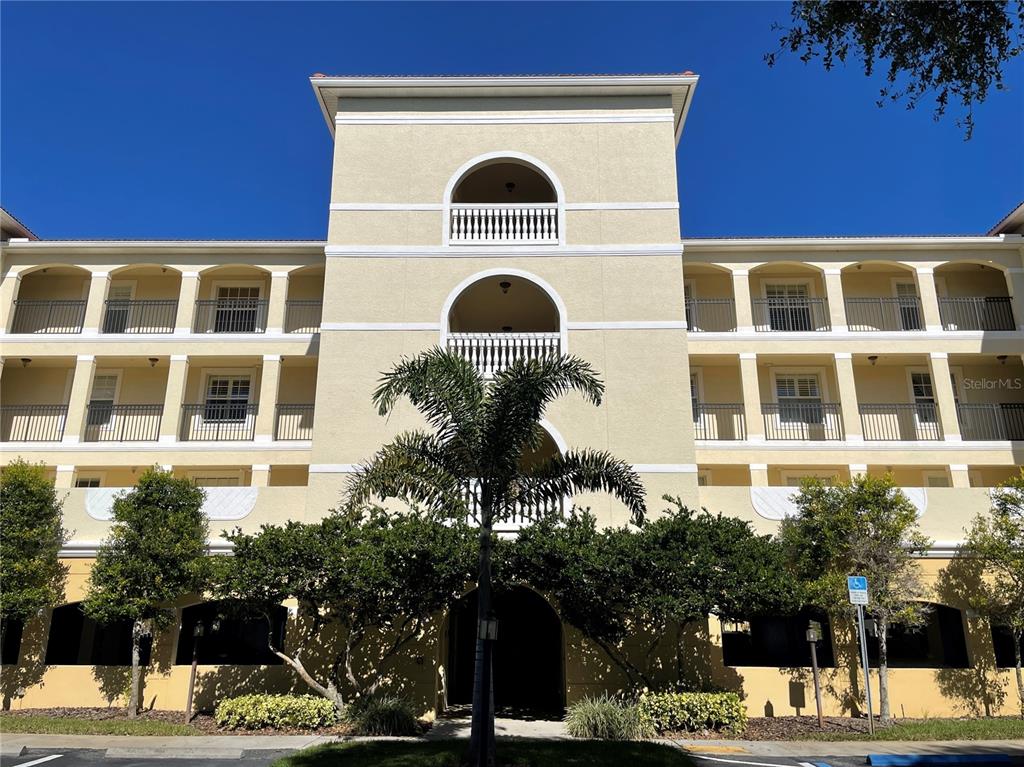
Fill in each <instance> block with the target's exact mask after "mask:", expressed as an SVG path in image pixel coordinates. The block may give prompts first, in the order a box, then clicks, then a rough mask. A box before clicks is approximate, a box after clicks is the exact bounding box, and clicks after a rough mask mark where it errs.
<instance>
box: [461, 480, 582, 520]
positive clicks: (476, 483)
mask: <svg viewBox="0 0 1024 767" xmlns="http://www.w3.org/2000/svg"><path fill="white" fill-rule="evenodd" d="M465 498H466V505H467V506H468V507H469V509H468V511H469V514H468V515H467V518H466V522H467V523H468V524H470V525H478V524H480V480H479V479H473V480H470V482H469V486H468V487H466V488H465ZM571 505H572V504H571V500H570V499H568V498H558V499H551V500H544V501H538V502H536V503H523V502H521V501H517V502H515V503H514V504H513V505H512V509H511V510H510V511H509V512H508V513H507V514H506V513H502V519H500V520H498V521H495V522H494V529H495V530H496V531H498V532H508V531H512V530H518V529H520V528H522V527H525V526H526V525H529V524H530V523H532V522H536V521H537V520H540V519H544V518H545V517H551V516H555V517H564V516H565V513H566V510H567V509H568V508H570V507H571Z"/></svg>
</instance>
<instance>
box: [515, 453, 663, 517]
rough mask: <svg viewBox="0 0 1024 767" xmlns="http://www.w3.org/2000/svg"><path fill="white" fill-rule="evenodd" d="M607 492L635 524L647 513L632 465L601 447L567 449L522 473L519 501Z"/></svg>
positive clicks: (640, 486)
mask: <svg viewBox="0 0 1024 767" xmlns="http://www.w3.org/2000/svg"><path fill="white" fill-rule="evenodd" d="M598 491H604V492H609V493H611V494H612V495H614V496H615V497H616V498H618V499H619V500H620V501H622V503H623V504H625V505H626V507H627V508H628V509H629V511H630V513H631V514H632V517H633V522H634V523H635V524H638V525H639V524H641V523H642V522H643V519H644V515H645V514H646V513H647V504H646V503H645V501H644V494H645V493H644V487H643V484H642V483H641V482H640V477H639V476H637V473H636V472H635V471H634V470H633V467H632V466H631V465H629V464H628V463H626V462H625V461H620V460H619V459H618V458H615V457H613V456H612V455H611V453H608V452H606V451H603V450H580V451H570V452H568V453H566V454H565V455H558V456H554V457H552V458H549V459H548V460H547V461H544V462H543V463H541V464H540V465H538V466H536V467H535V468H533V469H531V470H529V471H528V472H525V473H524V475H523V478H522V481H521V485H520V488H519V500H520V501H521V502H522V503H527V504H529V503H533V504H540V503H544V502H550V501H553V500H556V499H559V498H566V497H569V496H572V495H576V494H577V493H581V492H598Z"/></svg>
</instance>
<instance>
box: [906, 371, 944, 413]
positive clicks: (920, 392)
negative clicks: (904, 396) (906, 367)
mask: <svg viewBox="0 0 1024 767" xmlns="http://www.w3.org/2000/svg"><path fill="white" fill-rule="evenodd" d="M910 393H911V396H913V398H914V405H915V406H916V407H915V412H916V417H917V422H918V423H929V424H933V423H936V422H937V421H938V413H937V412H936V409H935V390H934V389H933V388H932V375H931V373H923V372H921V373H914V372H912V373H911V374H910Z"/></svg>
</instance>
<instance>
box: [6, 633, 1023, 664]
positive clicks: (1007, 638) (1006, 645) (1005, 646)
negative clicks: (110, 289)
mask: <svg viewBox="0 0 1024 767" xmlns="http://www.w3.org/2000/svg"><path fill="white" fill-rule="evenodd" d="M1019 644H1020V651H1021V653H1022V654H1024V637H1021V640H1020V642H1019ZM992 646H993V648H994V649H995V651H996V667H997V668H1013V667H1014V666H1016V665H1017V659H1016V658H1015V657H1014V652H1013V632H1012V631H1010V627H1009V626H993V627H992ZM6 662H7V661H4V663H6Z"/></svg>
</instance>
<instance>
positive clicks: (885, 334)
mask: <svg viewBox="0 0 1024 767" xmlns="http://www.w3.org/2000/svg"><path fill="white" fill-rule="evenodd" d="M1020 335H1021V331H1019V330H904V331H886V330H881V331H878V332H867V331H843V332H837V331H834V330H831V331H830V330H823V331H820V332H810V333H786V332H778V331H756V330H750V331H731V332H727V331H722V332H691V334H690V342H691V343H696V342H698V341H705V340H706V341H714V342H716V343H717V342H719V341H750V340H753V339H756V340H758V341H772V340H778V341H827V342H828V343H830V344H831V343H834V342H836V341H908V342H915V341H982V340H986V341H998V340H1007V341H1012V340H1016V339H1017V338H1019V337H1020Z"/></svg>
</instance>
